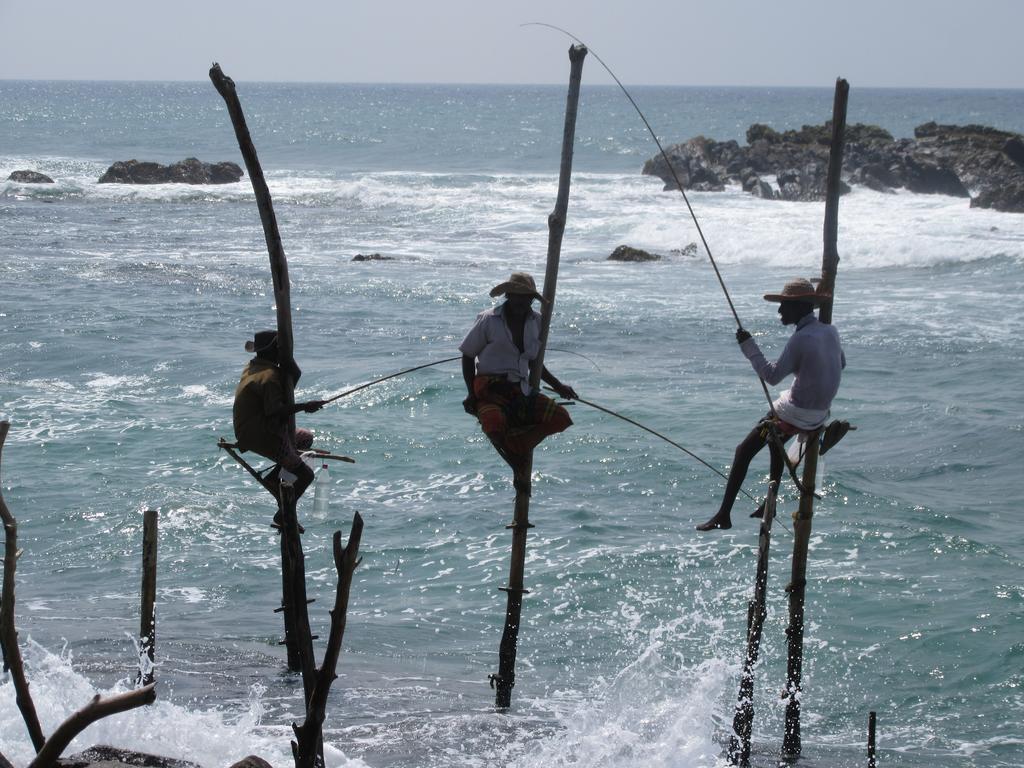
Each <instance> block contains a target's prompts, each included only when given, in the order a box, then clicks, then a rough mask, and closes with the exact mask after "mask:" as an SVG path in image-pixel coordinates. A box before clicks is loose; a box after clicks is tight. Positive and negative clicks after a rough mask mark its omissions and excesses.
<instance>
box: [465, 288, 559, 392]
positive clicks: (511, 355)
mask: <svg viewBox="0 0 1024 768" xmlns="http://www.w3.org/2000/svg"><path fill="white" fill-rule="evenodd" d="M504 309H505V305H504V304H499V305H498V306H497V307H494V308H493V309H486V310H484V311H483V312H481V313H480V314H479V315H477V318H476V323H474V325H473V327H472V328H471V329H470V331H469V333H467V334H466V338H465V339H463V341H462V344H460V345H459V351H460V352H462V354H464V355H468V356H469V357H475V358H476V372H477V374H478V375H480V376H506V377H507V378H508V380H509V381H511V382H518V384H519V386H520V388H521V389H522V390H523V394H524V395H527V394H529V393H530V362H531V361H532V360H536V359H537V355H538V354H539V353H540V314H539V313H537V312H535V311H533V310H532V309H531V310H530V314H529V315H528V316H527V318H526V323H525V325H524V327H523V347H524V348H525V351H523V352H520V351H519V347H517V346H516V343H515V341H513V340H512V331H510V330H509V328H508V324H507V323H506V322H505V318H504V317H503V315H502V312H503V310H504Z"/></svg>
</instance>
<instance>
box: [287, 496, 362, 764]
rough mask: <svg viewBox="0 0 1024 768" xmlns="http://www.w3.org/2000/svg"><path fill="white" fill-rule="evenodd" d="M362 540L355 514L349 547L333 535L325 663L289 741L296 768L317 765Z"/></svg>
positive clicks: (359, 522)
mask: <svg viewBox="0 0 1024 768" xmlns="http://www.w3.org/2000/svg"><path fill="white" fill-rule="evenodd" d="M362 537H363V518H362V516H361V515H360V514H359V513H358V512H356V514H355V516H354V517H353V518H352V530H351V532H350V533H349V537H348V545H347V546H344V547H343V546H342V545H341V531H335V532H334V567H335V569H337V571H338V588H337V591H336V593H335V597H334V609H333V610H332V611H331V632H330V635H329V636H328V639H327V648H326V649H325V650H324V661H323V664H322V665H321V666H320V669H319V670H318V671H317V676H316V683H315V685H314V686H313V693H312V695H311V696H310V697H309V701H308V702H307V703H306V719H305V721H304V722H303V723H302V725H301V726H299V727H294V726H293V728H294V730H295V736H296V739H297V743H296V742H292V754H293V755H294V757H295V766H296V768H312V767H313V766H314V765H315V763H316V758H317V745H318V744H319V743H321V739H322V738H323V724H324V719H325V717H326V709H327V695H328V694H329V693H330V690H331V684H332V683H333V682H334V681H335V680H336V679H337V677H338V675H337V673H336V670H337V666H338V656H339V655H340V654H341V641H342V638H343V637H344V635H345V625H346V621H347V614H348V597H349V592H350V590H351V587H352V575H353V574H354V573H355V570H356V566H358V565H359V562H360V561H359V543H360V541H361V540H362Z"/></svg>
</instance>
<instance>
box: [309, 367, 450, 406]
mask: <svg viewBox="0 0 1024 768" xmlns="http://www.w3.org/2000/svg"><path fill="white" fill-rule="evenodd" d="M461 359H462V355H459V356H458V357H446V358H445V359H444V360H435V361H434V362H432V363H424V364H423V365H415V366H413V367H412V368H406V369H405V370H404V371H398V372H397V373H389V374H388V375H387V376H381V377H380V378H379V379H374V380H373V381H368V382H366V383H365V384H360V385H359V386H358V387H352V389H347V390H345V391H344V392H342V393H341V394H338V395H335V396H334V397H329V398H327V399H326V400H324V405H327V404H328V403H333V402H334V401H335V400H340V399H341V398H343V397H347V396H348V395H351V394H354V393H356V392H359V391H360V390H363V389H366V388H367V387H372V386H373V385H374V384H380V383H381V382H383V381H387V380H388V379H394V378H397V377H399V376H405V374H407V373H412V372H413V371H419V370H422V369H423V368H430V367H431V366H432V365H441V363H450V362H452V361H454V360H461Z"/></svg>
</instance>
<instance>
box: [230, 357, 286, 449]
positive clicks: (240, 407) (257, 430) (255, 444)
mask: <svg viewBox="0 0 1024 768" xmlns="http://www.w3.org/2000/svg"><path fill="white" fill-rule="evenodd" d="M283 406H284V390H283V388H282V385H281V369H280V368H278V367H277V366H276V365H274V364H273V363H271V362H268V361H266V360H260V359H259V358H253V359H252V360H250V361H249V364H248V365H247V366H246V367H245V370H244V371H242V378H241V379H240V380H239V382H238V387H237V388H236V389H235V405H234V408H233V416H234V423H235V439H236V440H237V441H238V447H239V448H240V449H241V450H243V451H254V452H256V453H258V454H259V455H260V456H265V457H266V458H268V459H272V460H274V461H278V460H279V459H280V456H281V441H282V439H283V436H284V430H285V423H286V419H285V418H284V417H281V416H271V415H270V414H272V413H274V412H276V411H280V410H281V408H282V407H283Z"/></svg>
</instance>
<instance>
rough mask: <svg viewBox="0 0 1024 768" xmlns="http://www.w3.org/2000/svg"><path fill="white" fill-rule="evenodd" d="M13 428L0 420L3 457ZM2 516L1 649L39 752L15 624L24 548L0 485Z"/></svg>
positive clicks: (41, 738) (36, 719)
mask: <svg viewBox="0 0 1024 768" xmlns="http://www.w3.org/2000/svg"><path fill="white" fill-rule="evenodd" d="M10 428H11V425H10V422H7V421H0V458H2V457H3V450H4V442H6V440H7V432H8V430H9V429H10ZM0 520H2V521H3V524H4V581H3V584H4V586H3V590H4V591H3V592H2V593H0V650H2V651H3V657H4V671H5V672H7V671H8V670H10V673H11V681H12V682H13V683H14V700H15V703H16V704H17V705H18V709H19V710H20V711H21V717H22V719H23V720H24V721H25V727H26V728H28V735H29V738H30V739H32V746H33V747H34V748H35V750H36V752H39V750H40V749H42V748H43V744H45V743H46V738H45V737H44V736H43V729H42V727H41V726H40V725H39V716H38V715H37V714H36V706H35V704H34V703H33V702H32V695H31V694H30V693H29V690H28V680H27V679H26V677H25V666H24V663H23V662H22V659H21V648H20V647H19V646H18V630H17V629H16V628H15V624H14V572H15V569H16V568H17V564H18V557H19V555H21V552H19V551H18V521H17V520H15V519H14V515H13V514H11V510H10V509H8V508H7V503H6V502H5V501H4V496H3V491H2V486H0Z"/></svg>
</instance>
